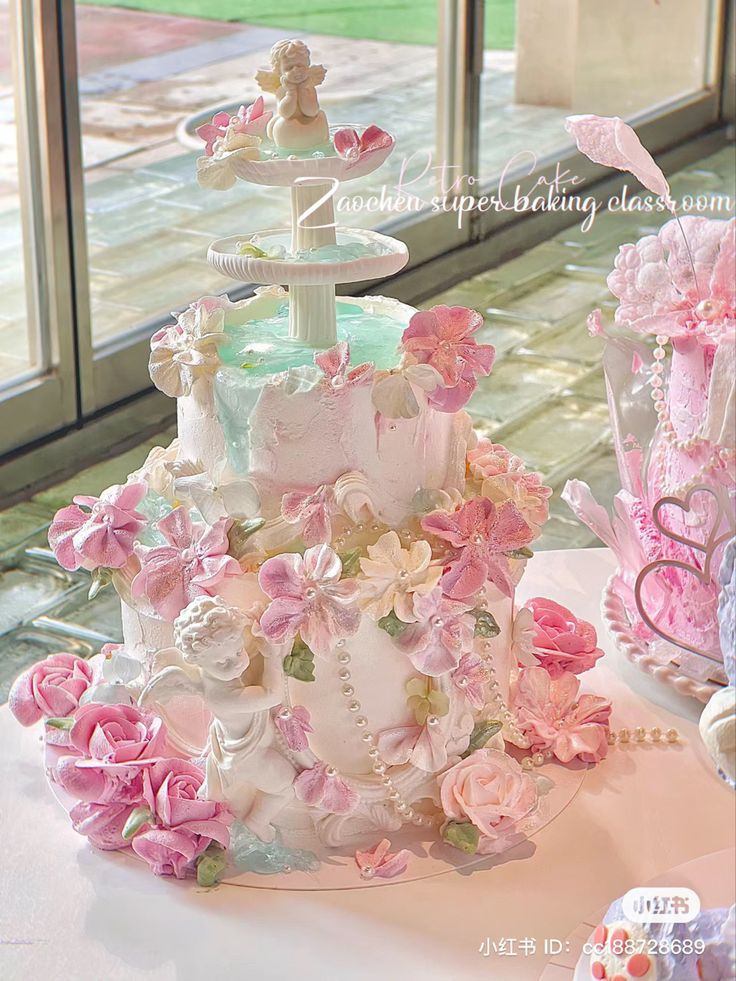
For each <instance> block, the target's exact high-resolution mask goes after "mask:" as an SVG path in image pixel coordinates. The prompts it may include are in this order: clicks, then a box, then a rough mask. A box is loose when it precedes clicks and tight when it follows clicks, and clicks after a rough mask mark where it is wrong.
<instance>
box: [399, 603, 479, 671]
mask: <svg viewBox="0 0 736 981" xmlns="http://www.w3.org/2000/svg"><path fill="white" fill-rule="evenodd" d="M413 595H414V615H415V616H416V618H417V622H416V623H410V624H409V625H408V626H407V627H406V628H405V629H404V630H402V632H401V633H400V634H399V636H398V637H397V638H396V646H397V647H398V648H399V649H400V650H402V651H403V652H404V653H405V654H407V655H408V657H409V660H410V661H411V663H412V664H413V665H414V667H415V668H416V669H417V670H418V671H421V672H422V674H426V675H429V676H430V677H432V678H437V677H439V676H440V675H443V674H446V673H447V672H448V671H452V670H453V668H456V667H457V666H458V664H459V663H460V658H461V657H462V655H463V654H465V653H467V652H468V651H470V650H472V647H473V633H474V629H475V621H474V620H473V618H472V617H471V616H469V610H470V607H469V606H467V604H465V603H460V602H458V601H457V600H453V599H450V598H449V597H448V596H445V595H443V593H442V590H441V589H440V588H439V587H436V588H435V589H433V590H432V592H431V593H426V594H425V595H422V594H421V593H414V594H413Z"/></svg>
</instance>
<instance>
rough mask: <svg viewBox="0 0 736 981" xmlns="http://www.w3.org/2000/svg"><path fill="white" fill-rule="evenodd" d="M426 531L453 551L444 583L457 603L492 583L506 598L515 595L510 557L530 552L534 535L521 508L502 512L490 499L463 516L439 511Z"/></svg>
mask: <svg viewBox="0 0 736 981" xmlns="http://www.w3.org/2000/svg"><path fill="white" fill-rule="evenodd" d="M422 528H424V530H425V531H427V532H429V533H430V534H431V535H436V536H437V538H441V539H443V540H444V541H446V542H449V544H450V545H451V547H452V552H451V553H450V556H449V560H448V562H447V568H446V571H445V573H444V575H443V576H442V579H441V580H440V583H441V586H442V589H443V590H444V592H445V593H446V594H447V595H448V596H449V597H451V598H452V599H459V600H462V599H465V598H466V597H469V596H473V595H474V594H475V593H477V592H478V590H479V589H481V588H482V587H483V586H484V585H485V583H486V581H487V580H490V581H491V582H492V583H493V584H494V585H495V586H497V587H498V589H500V590H501V592H502V593H503V594H504V595H505V596H510V595H511V594H512V591H513V581H512V579H511V572H510V567H509V560H508V558H507V556H506V554H505V553H506V552H509V551H513V550H516V549H520V548H524V547H525V546H526V545H528V544H529V543H530V542H531V541H532V539H533V537H534V533H533V532H532V529H531V528H530V527H529V525H528V524H527V523H526V522H525V521H524V519H523V518H522V516H521V514H520V513H519V511H518V509H517V507H516V505H515V504H513V503H512V502H511V501H505V502H504V503H503V504H501V505H500V506H498V507H497V506H496V505H495V504H494V503H493V502H492V501H489V500H488V499H487V498H485V497H476V498H473V499H472V500H470V501H467V502H466V503H465V504H463V505H462V507H460V508H459V509H458V510H457V511H454V512H448V511H435V512H433V513H432V514H430V515H428V516H427V517H426V518H424V519H423V521H422Z"/></svg>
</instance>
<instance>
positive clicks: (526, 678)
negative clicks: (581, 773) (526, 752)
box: [510, 667, 611, 763]
mask: <svg viewBox="0 0 736 981" xmlns="http://www.w3.org/2000/svg"><path fill="white" fill-rule="evenodd" d="M579 691H580V681H579V679H578V678H576V677H575V675H574V674H570V673H569V672H567V671H565V672H563V673H562V674H561V675H560V676H559V677H558V678H551V677H550V675H549V674H548V672H547V671H545V670H544V668H538V667H533V668H522V669H521V670H520V672H519V677H518V679H517V681H516V684H515V685H514V686H513V688H512V693H511V694H512V698H511V706H510V707H511V709H512V711H513V712H514V713H515V715H516V722H517V725H518V726H519V728H520V729H521V731H522V732H523V733H524V735H525V736H527V737H528V738H529V740H530V743H531V745H530V750H531V752H532V753H542V752H545V751H547V750H549V751H551V752H552V753H553V754H554V755H555V756H556V757H557V759H558V760H559V761H560V762H561V763H569V762H570V761H571V760H574V759H575V758H576V757H577V758H578V759H580V760H582V761H583V762H584V763H600V761H601V760H602V759H604V758H605V756H606V754H607V753H608V732H609V720H610V717H611V703H610V702H609V701H608V699H607V698H600V697H599V696H598V695H588V694H585V695H579Z"/></svg>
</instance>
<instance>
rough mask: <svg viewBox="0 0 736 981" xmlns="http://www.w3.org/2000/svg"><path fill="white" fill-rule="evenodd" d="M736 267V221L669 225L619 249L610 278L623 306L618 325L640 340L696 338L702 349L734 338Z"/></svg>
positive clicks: (686, 221) (688, 221)
mask: <svg viewBox="0 0 736 981" xmlns="http://www.w3.org/2000/svg"><path fill="white" fill-rule="evenodd" d="M683 234H684V238H683ZM686 240H687V242H686ZM688 246H689V248H690V254H688ZM691 255H692V265H691V261H690V260H691ZM735 265H736V219H733V218H732V219H730V220H729V221H715V220H712V219H710V218H699V217H696V216H694V215H685V217H684V218H682V220H681V222H680V225H678V224H677V222H675V221H668V222H667V224H666V225H663V226H662V228H660V230H659V232H658V233H657V234H656V235H645V236H644V238H642V239H640V240H639V241H638V242H636V243H635V244H633V245H622V246H621V248H620V249H619V252H618V255H617V256H616V262H615V268H614V270H613V272H612V273H611V274H610V275H609V277H608V288H609V289H610V290H611V292H612V293H613V294H614V296H616V297H617V298H618V300H619V306H618V308H617V309H616V314H615V320H616V323H617V324H621V325H623V326H626V327H629V328H630V329H631V330H634V331H636V332H637V333H639V334H666V335H667V336H669V337H690V336H695V337H697V338H698V339H699V340H700V341H702V342H704V343H713V342H714V340H715V339H716V338H717V337H718V336H719V335H722V334H728V333H730V334H733V332H734V329H735V328H736V322H735V318H736V285H734V283H735V282H736V280H735V278H734V273H733V270H734V266H735ZM693 266H694V267H695V277H696V278H697V282H696V279H695V278H694V277H693Z"/></svg>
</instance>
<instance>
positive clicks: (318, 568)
mask: <svg viewBox="0 0 736 981" xmlns="http://www.w3.org/2000/svg"><path fill="white" fill-rule="evenodd" d="M341 572H342V563H341V561H340V558H339V556H338V555H337V553H336V552H335V551H333V549H331V548H330V547H329V545H315V546H313V547H312V548H308V549H307V550H306V552H305V553H304V557H303V558H302V556H301V555H297V554H293V555H292V554H287V553H285V554H283V555H276V556H274V557H273V558H271V559H267V560H266V561H265V562H264V563H263V565H262V566H261V571H260V573H259V575H258V581H259V583H260V586H261V589H262V590H263V592H264V593H265V594H266V595H267V596H269V597H270V598H271V600H272V602H271V603H270V604H269V605H268V607H267V608H266V610H265V612H264V613H263V614H262V616H261V620H260V625H261V630H262V631H263V635H264V636H265V637H266V638H267V639H268V640H270V641H273V642H274V643H277V644H282V643H287V642H290V641H293V640H294V638H295V637H296V635H297V633H299V634H300V635H301V638H302V640H303V641H304V643H305V644H307V646H308V647H309V648H310V650H312V651H313V652H314V654H316V655H317V656H318V657H328V656H329V653H330V651H331V650H332V647H333V645H334V644H335V642H336V641H338V640H341V639H344V638H346V637H352V635H353V634H354V633H355V632H356V631H357V629H358V627H359V626H360V611H359V610H358V609H357V607H356V606H355V605H354V601H355V600H356V599H357V596H358V584H357V583H356V582H355V581H354V580H350V579H343V580H342V581H341V580H340V574H341Z"/></svg>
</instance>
